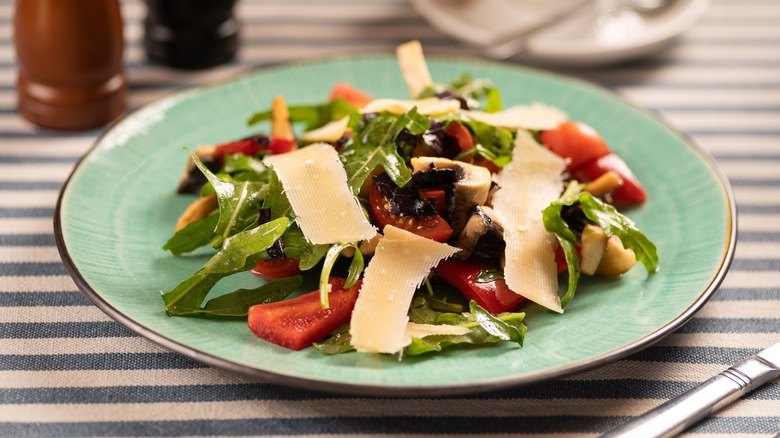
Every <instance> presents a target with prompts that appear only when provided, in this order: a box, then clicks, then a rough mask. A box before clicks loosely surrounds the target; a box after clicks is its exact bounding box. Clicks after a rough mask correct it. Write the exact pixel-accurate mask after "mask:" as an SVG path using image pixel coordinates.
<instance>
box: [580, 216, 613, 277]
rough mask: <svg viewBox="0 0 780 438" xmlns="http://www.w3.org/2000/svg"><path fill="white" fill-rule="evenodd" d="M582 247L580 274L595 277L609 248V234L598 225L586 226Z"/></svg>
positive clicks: (583, 232) (583, 231)
mask: <svg viewBox="0 0 780 438" xmlns="http://www.w3.org/2000/svg"><path fill="white" fill-rule="evenodd" d="M580 240H581V246H580V272H582V273H583V274H585V275H593V274H594V273H596V269H597V268H598V267H599V264H600V263H601V259H602V258H603V257H604V250H606V248H607V233H605V232H604V230H603V229H602V228H601V227H599V226H596V225H591V224H588V225H585V228H584V229H583V230H582V238H581V239H580Z"/></svg>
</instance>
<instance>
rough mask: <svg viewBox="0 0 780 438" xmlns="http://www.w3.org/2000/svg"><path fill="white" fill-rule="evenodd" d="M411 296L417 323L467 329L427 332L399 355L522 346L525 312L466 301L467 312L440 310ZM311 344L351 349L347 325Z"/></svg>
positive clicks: (336, 351)
mask: <svg viewBox="0 0 780 438" xmlns="http://www.w3.org/2000/svg"><path fill="white" fill-rule="evenodd" d="M418 298H419V297H417V298H415V300H414V301H413V304H412V308H411V309H410V311H409V319H410V320H411V321H412V322H415V323H418V324H448V325H458V326H463V327H467V328H468V329H469V332H468V333H466V334H463V335H430V336H425V337H423V338H412V343H411V344H410V345H408V346H407V347H406V348H405V349H404V352H403V355H402V357H403V356H418V355H421V354H425V353H431V352H437V351H442V350H447V349H452V348H456V347H461V346H465V345H484V344H493V343H498V342H507V341H508V342H514V343H516V344H518V345H520V346H521V347H522V345H523V341H524V339H525V331H526V327H525V324H523V319H524V318H525V313H522V312H518V313H509V312H508V313H502V314H499V315H496V316H493V315H492V314H491V313H490V312H488V311H487V310H485V309H483V308H482V307H480V306H479V305H478V304H477V303H476V302H474V301H471V302H470V303H469V310H470V312H467V313H462V314H461V313H444V312H438V311H436V310H434V309H432V308H431V307H430V304H429V302H428V301H427V300H426V299H425V298H427V297H423V298H422V299H418ZM315 347H316V348H317V349H318V350H320V351H321V352H323V353H327V354H340V353H347V352H350V351H354V350H355V349H354V348H353V347H352V345H351V344H350V335H349V324H346V325H344V326H342V327H341V328H340V329H339V330H337V331H336V332H335V333H333V334H331V336H329V337H328V338H327V339H325V340H324V341H322V342H318V343H315Z"/></svg>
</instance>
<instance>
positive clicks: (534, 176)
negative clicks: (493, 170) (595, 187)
mask: <svg viewBox="0 0 780 438" xmlns="http://www.w3.org/2000/svg"><path fill="white" fill-rule="evenodd" d="M565 168H566V164H565V162H564V160H563V159H561V158H559V157H558V156H556V155H555V154H553V153H552V152H550V151H548V150H547V149H545V148H544V147H543V146H541V145H539V144H538V143H537V142H536V141H535V140H534V139H533V137H531V135H530V134H529V133H528V132H526V131H524V130H520V131H518V133H517V137H516V140H515V149H514V151H513V153H512V161H511V162H510V163H509V164H507V165H506V166H504V168H503V170H502V171H501V172H500V173H499V174H498V175H496V181H497V182H498V184H499V185H500V186H501V189H500V190H498V191H497V192H496V194H495V195H494V196H493V210H494V211H495V212H496V214H497V215H498V217H499V220H500V221H501V223H502V224H503V225H504V240H505V241H506V250H505V252H504V255H505V263H506V266H505V267H504V278H505V280H506V284H507V286H509V288H510V289H511V290H513V291H515V292H516V293H518V294H520V295H522V296H524V297H526V298H528V299H529V300H531V301H533V302H535V303H538V304H541V305H542V306H544V307H546V308H548V309H550V310H554V311H556V312H559V313H563V309H562V308H561V302H560V298H559V297H558V272H557V269H556V264H555V237H554V236H553V235H552V234H551V233H549V232H547V230H545V228H544V223H543V222H542V210H544V209H545V208H546V207H547V206H548V205H550V203H551V202H553V201H555V200H556V199H558V197H559V196H560V194H561V190H562V189H563V183H562V181H561V173H563V171H564V169H565Z"/></svg>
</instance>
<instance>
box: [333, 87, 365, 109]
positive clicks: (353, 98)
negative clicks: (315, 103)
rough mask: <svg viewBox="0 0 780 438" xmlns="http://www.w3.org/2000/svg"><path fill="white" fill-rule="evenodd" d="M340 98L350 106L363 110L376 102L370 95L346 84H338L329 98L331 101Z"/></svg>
mask: <svg viewBox="0 0 780 438" xmlns="http://www.w3.org/2000/svg"><path fill="white" fill-rule="evenodd" d="M339 98H341V99H344V100H345V101H346V102H347V103H348V104H350V105H354V106H356V107H358V108H363V107H364V106H366V105H368V103H369V102H371V101H372V100H374V99H372V98H371V96H369V95H368V94H366V93H364V92H363V91H361V90H359V89H357V88H355V87H354V86H352V85H350V84H348V83H346V82H337V83H336V85H334V86H333V88H332V89H331V90H330V95H329V96H328V99H329V100H336V99H339Z"/></svg>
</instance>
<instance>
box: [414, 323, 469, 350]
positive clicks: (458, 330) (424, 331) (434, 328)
mask: <svg viewBox="0 0 780 438" xmlns="http://www.w3.org/2000/svg"><path fill="white" fill-rule="evenodd" d="M469 331H470V330H469V329H467V328H466V327H463V326H460V325H448V324H417V323H414V322H410V323H407V324H406V331H405V332H404V347H405V346H407V345H409V344H411V343H412V338H419V339H422V338H424V337H426V336H431V335H465V334H466V333H468V332H469Z"/></svg>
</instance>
